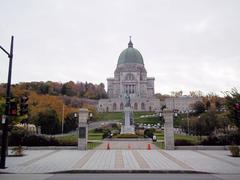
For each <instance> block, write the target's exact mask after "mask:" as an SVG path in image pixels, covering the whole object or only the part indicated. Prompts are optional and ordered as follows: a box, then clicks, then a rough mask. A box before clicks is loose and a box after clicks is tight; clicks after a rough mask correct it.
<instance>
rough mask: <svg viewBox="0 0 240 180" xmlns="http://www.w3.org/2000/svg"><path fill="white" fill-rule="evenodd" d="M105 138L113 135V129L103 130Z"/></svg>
mask: <svg viewBox="0 0 240 180" xmlns="http://www.w3.org/2000/svg"><path fill="white" fill-rule="evenodd" d="M102 136H103V139H104V138H107V137H110V136H111V131H110V130H109V129H104V130H103V135H102Z"/></svg>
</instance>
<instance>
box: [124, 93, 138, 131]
mask: <svg viewBox="0 0 240 180" xmlns="http://www.w3.org/2000/svg"><path fill="white" fill-rule="evenodd" d="M125 101H126V103H125V106H124V110H123V112H124V122H123V125H122V127H121V134H135V127H134V125H133V124H134V122H133V111H132V108H131V102H130V96H129V94H127V95H126V96H125Z"/></svg>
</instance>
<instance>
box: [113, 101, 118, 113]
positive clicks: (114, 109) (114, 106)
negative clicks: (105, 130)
mask: <svg viewBox="0 0 240 180" xmlns="http://www.w3.org/2000/svg"><path fill="white" fill-rule="evenodd" d="M116 109H117V104H116V103H113V111H116Z"/></svg>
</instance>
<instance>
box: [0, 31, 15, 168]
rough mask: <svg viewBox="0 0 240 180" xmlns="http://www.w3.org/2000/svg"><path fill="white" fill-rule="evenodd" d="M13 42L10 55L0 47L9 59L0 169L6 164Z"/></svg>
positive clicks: (12, 39)
mask: <svg viewBox="0 0 240 180" xmlns="http://www.w3.org/2000/svg"><path fill="white" fill-rule="evenodd" d="M13 41H14V37H13V36H12V37H11V46H10V53H8V52H7V51H6V50H5V49H4V48H3V47H2V46H0V49H2V50H3V51H4V52H5V53H6V54H7V55H8V58H9V67H8V82H7V89H6V108H5V115H6V119H5V120H4V121H2V125H3V128H2V131H3V133H2V148H1V162H0V168H1V169H3V168H5V163H6V152H7V139H8V121H9V118H10V99H11V97H10V96H11V78H12V59H13Z"/></svg>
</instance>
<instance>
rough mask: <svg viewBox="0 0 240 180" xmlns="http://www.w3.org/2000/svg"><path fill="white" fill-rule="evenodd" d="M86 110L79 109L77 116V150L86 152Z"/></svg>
mask: <svg viewBox="0 0 240 180" xmlns="http://www.w3.org/2000/svg"><path fill="white" fill-rule="evenodd" d="M87 119H88V110H87V109H80V110H79V116H78V149H79V150H87V140H88V139H87V138H88V124H87Z"/></svg>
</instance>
